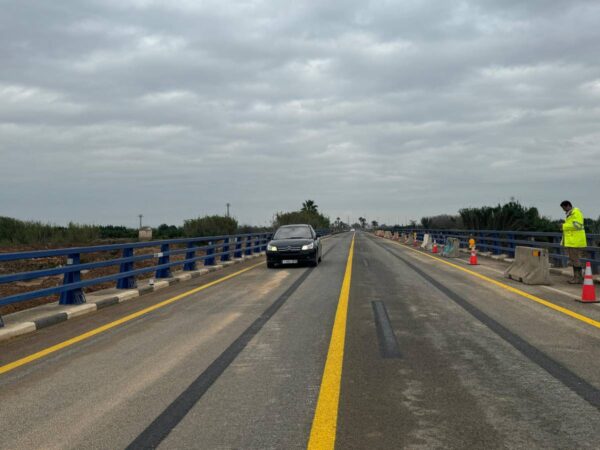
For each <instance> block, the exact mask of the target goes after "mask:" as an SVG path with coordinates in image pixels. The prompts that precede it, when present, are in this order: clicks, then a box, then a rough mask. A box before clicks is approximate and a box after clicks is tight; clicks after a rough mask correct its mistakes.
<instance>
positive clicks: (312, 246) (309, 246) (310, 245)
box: [302, 242, 315, 250]
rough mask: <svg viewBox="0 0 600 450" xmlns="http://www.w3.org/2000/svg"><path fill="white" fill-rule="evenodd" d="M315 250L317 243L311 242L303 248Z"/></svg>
mask: <svg viewBox="0 0 600 450" xmlns="http://www.w3.org/2000/svg"><path fill="white" fill-rule="evenodd" d="M313 248H315V243H314V242H311V243H310V244H306V245H303V246H302V250H312V249H313Z"/></svg>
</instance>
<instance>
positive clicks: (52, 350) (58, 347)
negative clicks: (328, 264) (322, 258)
mask: <svg viewBox="0 0 600 450" xmlns="http://www.w3.org/2000/svg"><path fill="white" fill-rule="evenodd" d="M264 264H265V263H264V262H261V263H259V264H254V265H252V266H250V267H247V268H245V269H242V270H239V271H237V272H234V273H232V274H229V275H227V276H225V277H223V278H219V279H218V280H215V281H211V282H210V283H206V284H203V285H202V286H199V287H197V288H194V289H192V290H190V291H187V292H184V293H183V294H179V295H177V296H175V297H171V298H169V299H167V300H164V301H162V302H160V303H157V304H156V305H152V306H149V307H148V308H144V309H142V310H140V311H137V312H135V313H133V314H129V315H128V316H125V317H122V318H120V319H118V320H115V321H114V322H110V323H107V324H106V325H102V326H101V327H98V328H94V329H93V330H90V331H88V332H86V333H83V334H80V335H79V336H75V337H74V338H71V339H68V340H66V341H63V342H60V343H59V344H56V345H53V346H51V347H48V348H45V349H44V350H40V351H39V352H36V353H33V354H31V355H29V356H25V357H24V358H21V359H18V360H16V361H13V362H11V363H8V364H6V365H4V366H0V375H2V374H3V373H6V372H10V371H11V370H14V369H16V368H17V367H21V366H24V365H25V364H28V363H30V362H33V361H35V360H38V359H40V358H43V357H44V356H47V355H50V354H52V353H55V352H57V351H59V350H62V349H63V348H66V347H70V346H71V345H74V344H77V343H78V342H81V341H85V340H86V339H89V338H91V337H93V336H96V335H98V334H100V333H104V332H105V331H108V330H110V329H112V328H115V327H118V326H119V325H122V324H124V323H127V322H130V321H132V320H133V319H137V318H138V317H140V316H144V315H146V314H148V313H150V312H152V311H155V310H157V309H160V308H163V307H165V306H167V305H170V304H171V303H174V302H176V301H178V300H181V299H183V298H185V297H189V296H190V295H193V294H195V293H197V292H200V291H203V290H204V289H208V288H209V287H212V286H214V285H216V284H220V283H222V282H224V281H227V280H230V279H231V278H233V277H236V276H238V275H241V274H243V273H245V272H248V271H249V270H252V269H255V268H256V267H258V266H263V265H264Z"/></svg>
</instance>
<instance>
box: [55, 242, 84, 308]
mask: <svg viewBox="0 0 600 450" xmlns="http://www.w3.org/2000/svg"><path fill="white" fill-rule="evenodd" d="M80 261H81V260H80V257H79V253H71V254H70V255H67V265H68V266H76V265H78V264H79V263H80ZM80 281H81V272H80V271H79V270H75V271H73V272H67V273H65V276H64V279H63V285H68V284H71V283H78V282H80ZM58 303H59V304H60V305H80V304H82V303H85V294H84V293H83V290H82V289H81V288H76V289H72V290H70V291H65V292H61V294H60V300H59V301H58Z"/></svg>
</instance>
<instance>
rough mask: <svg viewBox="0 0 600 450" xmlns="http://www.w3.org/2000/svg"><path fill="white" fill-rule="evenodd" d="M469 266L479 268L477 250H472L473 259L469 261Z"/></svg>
mask: <svg viewBox="0 0 600 450" xmlns="http://www.w3.org/2000/svg"><path fill="white" fill-rule="evenodd" d="M469 265H471V266H477V265H479V263H478V262H477V250H475V248H472V249H471V258H470V259H469Z"/></svg>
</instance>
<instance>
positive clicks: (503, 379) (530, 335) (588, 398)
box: [0, 232, 600, 449]
mask: <svg viewBox="0 0 600 450" xmlns="http://www.w3.org/2000/svg"><path fill="white" fill-rule="evenodd" d="M324 248H325V255H324V260H323V263H322V264H321V265H319V266H318V267H317V268H314V269H313V268H307V267H294V268H284V269H275V270H270V269H267V268H266V266H265V264H264V261H263V262H262V263H261V264H259V265H258V266H256V267H253V266H255V265H256V264H257V261H258V260H253V261H250V262H247V263H244V264H241V265H236V266H232V267H229V268H227V269H225V270H223V271H220V272H213V273H211V274H209V275H208V276H207V277H204V278H199V279H194V280H190V281H188V282H184V283H181V284H178V285H175V286H173V287H172V288H169V289H167V290H163V291H158V292H155V293H153V294H149V295H147V296H144V297H141V298H140V299H138V300H135V301H131V302H127V303H122V304H119V305H116V306H114V307H111V308H106V309H103V310H100V311H98V312H97V313H95V314H93V315H91V316H87V317H82V318H77V319H74V320H70V321H67V322H63V323H61V324H58V325H56V326H53V327H49V328H46V329H43V330H40V331H39V332H37V333H34V334H31V335H28V336H23V337H20V338H16V339H13V340H10V341H7V342H4V343H1V344H0V405H1V407H0V448H6V449H21V448H28V449H29V448H44V449H53V448H77V449H85V448H90V449H91V448H94V449H98V448H106V449H116V448H128V447H129V448H156V447H158V448H203V449H271V448H273V449H296V448H306V447H307V445H310V448H328V446H329V445H331V444H333V443H334V442H335V448H338V449H390V448H411V449H430V448H456V449H464V448H482V449H483V448H485V449H494V448H544V449H546V448H564V449H574V448H578V449H583V448H598V447H599V446H600V444H599V442H600V414H599V407H600V391H599V390H598V387H600V370H599V369H600V345H599V344H600V340H599V337H600V329H598V326H600V324H599V323H598V322H597V321H600V309H599V308H598V307H597V305H579V304H576V303H575V302H572V301H570V300H568V299H565V298H561V297H560V295H559V294H558V293H557V294H552V295H549V294H551V292H549V291H544V292H542V291H540V290H539V289H537V288H533V287H527V288H523V286H519V285H518V283H514V282H508V281H505V280H504V281H502V283H506V285H507V286H509V287H510V286H513V287H518V288H519V289H522V290H523V291H524V292H528V293H530V294H533V295H536V296H540V297H543V298H544V299H545V300H548V302H550V303H551V304H552V305H557V306H556V308H554V309H553V308H552V307H549V306H548V305H544V304H540V303H539V302H536V301H534V300H532V299H530V298H527V297H526V296H524V295H523V294H520V293H518V292H514V291H511V290H510V289H509V288H507V287H504V286H503V285H498V284H493V283H491V282H489V281H486V280H485V279H481V278H477V277H476V276H474V275H473V273H471V272H467V271H465V270H461V269H459V268H457V267H458V266H459V263H453V264H455V266H450V265H447V264H446V263H442V262H440V261H439V260H437V259H433V258H432V257H431V256H427V255H423V254H421V253H418V252H416V251H415V250H413V249H410V248H407V247H404V246H401V245H399V244H396V243H394V242H391V241H388V240H383V239H378V238H375V237H374V236H372V235H369V234H366V233H360V232H359V233H356V236H354V241H353V234H351V233H346V234H342V235H336V236H334V237H332V238H330V239H327V240H326V241H325V242H324ZM350 257H351V261H350V262H351V265H350V264H348V262H349V258H350ZM464 267H465V268H466V266H464ZM246 269H248V270H246ZM349 269H351V278H350V274H349ZM485 270H486V269H485V268H484V267H478V268H473V269H472V272H475V273H485ZM229 275H231V277H229V278H228V279H226V280H224V281H222V282H219V283H218V284H215V285H212V286H209V287H207V288H205V289H204V288H203V289H201V290H196V292H193V293H189V294H186V293H188V292H189V291H190V290H192V289H194V288H197V287H198V286H200V285H201V284H205V283H208V282H210V281H216V280H219V279H222V278H223V277H225V276H229ZM485 275H486V276H488V277H490V278H493V279H495V280H501V279H500V278H497V277H494V276H493V275H490V274H488V273H485ZM344 286H346V287H347V292H346V294H347V296H346V300H347V310H346V309H345V304H346V303H345V300H344V298H345V295H344V292H345V288H344ZM165 291H166V292H165ZM169 299H174V300H172V301H171V302H170V303H169V302H167V303H165V300H169ZM153 306H154V307H155V308H156V309H154V310H149V311H147V309H148V308H149V307H153ZM562 308H568V309H565V310H562ZM569 311H571V312H572V314H570V313H569ZM346 314H347V315H346ZM578 314H579V315H578ZM584 316H585V317H584ZM586 318H587V321H586ZM117 320H119V321H120V322H115V321H117ZM48 349H49V350H48ZM32 355H33V356H32ZM15 361H16V362H17V363H15ZM340 374H341V376H340ZM338 392H339V395H338V394H337V393H338ZM316 412H317V413H316ZM309 441H310V443H309Z"/></svg>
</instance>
